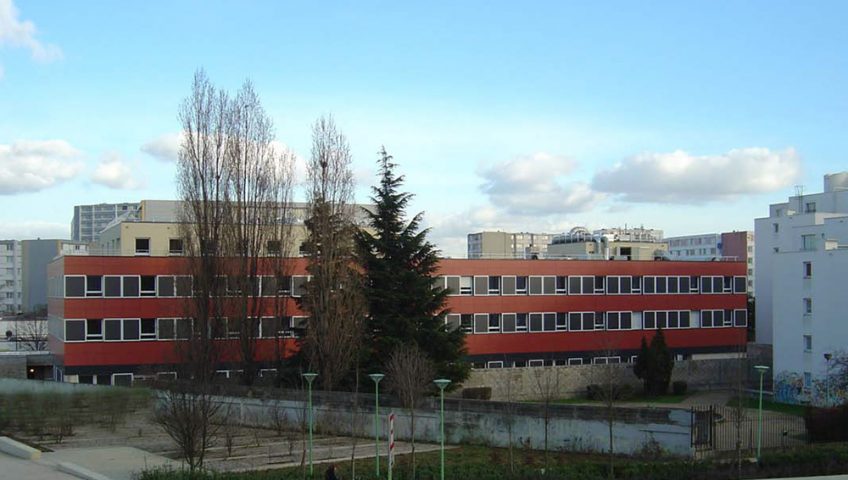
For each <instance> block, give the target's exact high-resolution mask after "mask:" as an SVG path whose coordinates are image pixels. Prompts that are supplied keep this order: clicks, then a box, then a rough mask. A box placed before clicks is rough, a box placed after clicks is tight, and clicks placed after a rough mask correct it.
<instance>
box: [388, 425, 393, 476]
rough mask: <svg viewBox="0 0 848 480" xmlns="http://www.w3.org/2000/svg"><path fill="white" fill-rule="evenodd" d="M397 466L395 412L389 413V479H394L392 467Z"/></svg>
mask: <svg viewBox="0 0 848 480" xmlns="http://www.w3.org/2000/svg"><path fill="white" fill-rule="evenodd" d="M394 466H395V414H394V412H392V413H390V414H389V477H388V479H389V480H392V467H394Z"/></svg>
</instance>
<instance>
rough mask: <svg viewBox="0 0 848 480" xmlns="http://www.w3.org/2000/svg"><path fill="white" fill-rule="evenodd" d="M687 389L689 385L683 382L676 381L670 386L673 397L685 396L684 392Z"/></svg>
mask: <svg viewBox="0 0 848 480" xmlns="http://www.w3.org/2000/svg"><path fill="white" fill-rule="evenodd" d="M688 389H689V384H688V383H686V382H685V381H683V380H677V381H676V382H674V383H672V384H671V391H672V393H674V394H675V395H685V394H686V390H688Z"/></svg>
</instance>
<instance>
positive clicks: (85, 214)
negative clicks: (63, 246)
mask: <svg viewBox="0 0 848 480" xmlns="http://www.w3.org/2000/svg"><path fill="white" fill-rule="evenodd" d="M138 207H139V204H138V203H99V204H97V205H77V206H75V207H74V218H73V220H71V239H72V240H75V241H78V242H85V243H88V242H93V241H95V240H97V237H98V235H99V233H100V231H101V230H103V228H105V227H106V225H108V224H109V223H110V222H112V221H113V220H115V219H116V218H118V217H120V216H122V215H131V214H133V213H134V212H135V211H136V210H137V209H138Z"/></svg>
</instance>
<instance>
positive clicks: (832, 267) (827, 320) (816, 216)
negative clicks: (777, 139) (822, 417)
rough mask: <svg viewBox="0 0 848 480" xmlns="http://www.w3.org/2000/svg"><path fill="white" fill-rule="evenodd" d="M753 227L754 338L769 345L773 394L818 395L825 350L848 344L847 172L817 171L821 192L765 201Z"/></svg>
mask: <svg viewBox="0 0 848 480" xmlns="http://www.w3.org/2000/svg"><path fill="white" fill-rule="evenodd" d="M799 193H800V192H799ZM755 234H756V238H757V242H758V246H757V249H756V253H755V255H756V265H757V282H756V284H755V287H756V297H757V303H756V312H757V317H756V318H757V327H756V334H757V336H756V340H757V342H758V343H766V344H771V345H772V347H773V350H774V369H773V372H774V380H775V395H776V397H777V398H778V399H780V400H784V401H800V402H807V401H809V402H813V403H816V402H820V401H821V400H822V396H823V393H824V390H825V388H824V383H825V382H824V381H823V379H824V377H825V375H826V374H827V371H828V366H829V365H828V361H827V360H826V358H825V354H826V353H827V354H833V353H834V352H837V351H844V349H845V346H846V345H848V322H846V321H845V318H844V317H845V312H846V311H848V295H846V294H845V284H844V281H845V273H846V272H848V172H842V173H836V174H832V175H825V177H824V191H823V192H822V193H816V194H810V195H806V194H799V195H795V196H792V197H789V199H788V201H786V202H783V203H776V204H772V205H771V206H770V207H769V216H768V217H764V218H758V219H756V221H755ZM841 395H843V398H844V395H845V392H842V393H841Z"/></svg>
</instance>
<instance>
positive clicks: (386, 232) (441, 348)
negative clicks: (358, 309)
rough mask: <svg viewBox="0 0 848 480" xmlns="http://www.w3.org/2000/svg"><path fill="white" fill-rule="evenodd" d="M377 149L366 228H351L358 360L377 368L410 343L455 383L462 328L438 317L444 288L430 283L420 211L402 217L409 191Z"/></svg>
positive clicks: (429, 248) (460, 370)
mask: <svg viewBox="0 0 848 480" xmlns="http://www.w3.org/2000/svg"><path fill="white" fill-rule="evenodd" d="M379 155H380V158H379V159H378V162H377V163H378V166H379V176H380V180H379V184H378V185H376V186H374V187H372V192H373V196H372V197H371V201H372V202H373V203H374V204H375V209H374V211H373V212H371V211H367V212H366V214H367V218H368V223H369V227H370V229H361V230H360V231H359V233H358V234H357V246H358V256H359V262H360V266H361V268H362V270H363V272H364V275H365V297H366V299H367V303H368V314H369V316H368V319H367V320H366V329H365V330H366V333H365V335H366V344H365V345H364V346H363V347H364V348H363V358H362V361H363V366H364V367H365V368H366V369H367V370H366V371H379V370H381V369H382V366H383V364H384V363H385V361H386V360H387V359H388V358H389V357H390V355H391V352H392V351H394V350H395V349H396V348H397V347H398V346H400V345H412V344H414V345H417V346H418V348H419V349H420V350H421V351H422V352H423V353H424V354H425V355H426V356H427V357H428V358H429V359H430V360H431V361H432V362H433V363H434V365H435V370H436V375H437V376H439V377H445V378H449V379H451V380H453V382H454V384H456V383H457V382H461V381H462V380H464V379H465V378H467V376H468V371H469V367H468V364H467V363H465V362H464V361H462V357H463V356H464V355H465V339H464V334H463V333H462V331H460V330H458V329H457V330H448V329H447V328H446V325H445V322H444V319H443V316H444V314H445V313H446V310H445V302H446V296H447V290H446V289H445V288H442V287H438V286H434V283H433V278H434V274H435V272H436V269H437V268H438V262H439V257H438V254H439V252H438V250H437V249H436V247H435V246H434V245H433V244H432V243H430V242H429V241H427V233H428V230H427V229H422V228H421V227H420V223H421V218H422V213H418V214H417V215H415V216H413V217H412V219H411V220H409V221H408V222H407V221H406V218H405V211H406V207H407V205H408V204H409V200H410V199H411V198H412V194H411V193H408V192H402V191H400V187H401V185H402V184H403V181H404V177H403V176H402V175H401V176H399V175H397V174H396V173H395V169H396V164H395V163H393V161H392V160H393V159H392V157H391V156H390V155H389V154H388V153H386V150H385V148H383V149H382V150H381V151H380V153H379ZM369 230H370V231H369Z"/></svg>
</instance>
